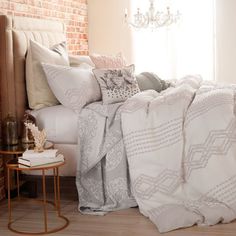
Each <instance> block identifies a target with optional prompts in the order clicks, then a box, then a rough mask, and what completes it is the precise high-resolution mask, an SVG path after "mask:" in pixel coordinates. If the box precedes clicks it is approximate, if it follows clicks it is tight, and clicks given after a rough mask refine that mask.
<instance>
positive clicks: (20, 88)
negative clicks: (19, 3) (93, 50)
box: [0, 15, 77, 176]
mask: <svg viewBox="0 0 236 236" xmlns="http://www.w3.org/2000/svg"><path fill="white" fill-rule="evenodd" d="M0 37H1V38H0V68H1V71H0V83H1V84H0V86H1V95H0V96H1V109H0V110H1V122H2V120H3V119H4V118H5V117H6V116H7V114H9V113H10V114H12V115H14V116H15V117H16V118H17V122H18V133H19V134H20V132H21V129H22V127H21V125H22V120H23V116H24V113H25V111H26V110H27V109H29V106H28V101H27V94H26V85H25V58H26V52H27V48H28V45H29V39H34V40H36V41H37V42H39V43H41V44H42V45H45V46H47V47H50V46H52V45H54V44H56V43H60V42H62V41H65V40H66V37H65V26H64V24H63V23H61V22H55V21H48V20H42V19H31V18H26V17H11V16H5V15H0ZM59 109H60V108H59ZM65 110H66V109H65ZM45 112H46V111H45ZM45 112H43V113H45ZM66 112H68V110H66ZM52 114H53V113H51V114H49V115H48V116H50V118H51V119H50V118H48V117H45V116H47V115H45V116H44V117H43V118H42V112H41V113H40V114H39V112H35V115H36V116H40V118H39V121H38V122H39V126H41V127H42V126H43V125H46V127H47V130H48V133H49V137H48V139H49V138H50V139H51V141H53V142H54V143H55V147H56V148H58V149H59V150H60V151H61V152H62V153H63V154H64V156H65V158H66V161H67V163H68V164H67V165H66V166H65V167H63V168H62V171H61V175H63V176H75V174H76V163H77V157H76V145H77V141H76V140H75V139H70V140H68V141H67V142H63V141H62V140H60V139H58V134H56V133H55V132H56V130H55V129H56V127H55V124H56V119H57V116H52ZM70 114H71V113H70ZM42 119H43V120H42ZM47 119H48V123H47V124H45V122H46V121H47ZM74 123H75V122H74ZM51 125H52V126H51ZM57 126H58V124H57ZM65 127H68V126H65ZM72 131H73V129H72V130H71V129H70V127H68V130H64V131H62V132H66V133H71V132H72Z"/></svg>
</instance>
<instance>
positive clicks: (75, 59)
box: [69, 55, 95, 67]
mask: <svg viewBox="0 0 236 236" xmlns="http://www.w3.org/2000/svg"><path fill="white" fill-rule="evenodd" d="M69 61H70V66H72V67H77V66H80V65H81V64H83V63H86V64H88V65H90V66H92V67H95V65H94V63H93V62H92V60H91V58H90V57H89V56H86V55H69Z"/></svg>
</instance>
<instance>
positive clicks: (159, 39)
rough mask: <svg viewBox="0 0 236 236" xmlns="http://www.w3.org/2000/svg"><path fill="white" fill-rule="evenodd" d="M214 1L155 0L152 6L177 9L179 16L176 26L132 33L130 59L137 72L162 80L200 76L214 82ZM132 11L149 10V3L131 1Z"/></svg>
mask: <svg viewBox="0 0 236 236" xmlns="http://www.w3.org/2000/svg"><path fill="white" fill-rule="evenodd" d="M214 1H215V0H172V1H171V0H169V1H168V0H156V1H155V2H154V3H155V7H156V9H158V10H164V8H165V7H166V5H170V7H171V10H173V11H176V10H179V11H180V13H181V15H182V17H181V21H180V22H179V23H178V24H177V25H172V26H170V27H169V28H160V29H158V30H156V31H155V32H151V31H148V30H140V31H135V30H133V56H134V62H135V65H136V72H138V73H139V72H142V71H153V72H155V73H157V74H158V75H159V76H160V77H161V78H163V79H172V78H180V77H182V76H184V75H186V74H200V75H201V76H202V77H203V79H206V80H214V77H215V75H214V71H215V69H214V60H215V59H214V58H215V55H214V51H215V43H214V42H215V39H214V28H215V27H214V11H215V10H214ZM131 3H132V4H131V12H134V11H135V9H136V8H137V7H140V9H141V10H142V11H144V10H147V9H148V7H149V1H148V0H131Z"/></svg>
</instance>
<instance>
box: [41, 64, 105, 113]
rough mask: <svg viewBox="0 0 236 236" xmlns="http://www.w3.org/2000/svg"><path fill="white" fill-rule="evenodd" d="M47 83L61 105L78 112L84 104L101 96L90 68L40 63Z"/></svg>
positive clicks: (97, 99)
mask: <svg viewBox="0 0 236 236" xmlns="http://www.w3.org/2000/svg"><path fill="white" fill-rule="evenodd" d="M42 66H43V70H44V71H45V74H46V76H47V80H48V84H49V86H50V88H51V89H52V91H53V93H54V94H55V96H56V98H57V99H58V100H59V101H60V102H61V104H62V105H64V106H65V107H68V108H70V109H72V110H74V111H75V112H76V113H79V112H80V110H81V109H82V108H83V106H85V105H86V104H89V103H91V102H95V101H99V100H101V98H102V95H101V91H100V87H99V84H98V82H97V80H96V79H95V77H94V74H93V72H92V70H91V69H84V68H83V67H82V68H80V67H66V66H56V65H49V64H42Z"/></svg>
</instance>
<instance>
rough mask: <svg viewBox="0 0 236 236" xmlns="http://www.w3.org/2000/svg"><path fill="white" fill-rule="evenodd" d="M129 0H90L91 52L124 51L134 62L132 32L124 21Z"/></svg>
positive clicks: (129, 61)
mask: <svg viewBox="0 0 236 236" xmlns="http://www.w3.org/2000/svg"><path fill="white" fill-rule="evenodd" d="M125 8H129V1H127V0H88V22H89V53H90V54H91V53H101V54H116V53H119V52H122V53H123V55H124V56H125V57H126V60H127V62H128V63H132V46H131V45H132V44H131V41H132V40H131V37H132V36H131V32H130V30H129V28H128V26H127V25H126V24H125V23H124V9H125Z"/></svg>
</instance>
